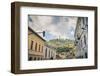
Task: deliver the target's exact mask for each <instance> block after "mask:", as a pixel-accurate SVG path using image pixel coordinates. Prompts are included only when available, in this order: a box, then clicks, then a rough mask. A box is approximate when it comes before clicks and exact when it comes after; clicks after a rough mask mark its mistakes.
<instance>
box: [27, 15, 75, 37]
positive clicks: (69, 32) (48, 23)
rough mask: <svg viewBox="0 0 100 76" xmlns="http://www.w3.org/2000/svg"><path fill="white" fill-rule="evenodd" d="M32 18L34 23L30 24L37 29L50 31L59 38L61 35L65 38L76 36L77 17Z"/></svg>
mask: <svg viewBox="0 0 100 76" xmlns="http://www.w3.org/2000/svg"><path fill="white" fill-rule="evenodd" d="M56 17H57V18H56ZM31 18H32V20H33V24H31V25H30V24H29V26H31V27H32V28H33V29H34V30H35V31H48V32H49V33H50V34H52V35H53V36H56V37H57V38H58V37H59V36H60V38H64V39H66V38H70V39H73V38H74V30H75V27H76V22H77V17H60V16H31ZM56 19H58V20H56Z"/></svg>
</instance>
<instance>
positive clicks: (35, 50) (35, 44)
mask: <svg viewBox="0 0 100 76" xmlns="http://www.w3.org/2000/svg"><path fill="white" fill-rule="evenodd" d="M35 51H37V43H36V44H35Z"/></svg>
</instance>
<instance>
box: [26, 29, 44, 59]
mask: <svg viewBox="0 0 100 76" xmlns="http://www.w3.org/2000/svg"><path fill="white" fill-rule="evenodd" d="M44 45H45V40H44V39H43V38H42V37H41V36H39V35H38V34H37V33H36V32H35V31H34V30H33V29H31V28H30V27H28V60H42V59H43V57H44V52H43V50H44Z"/></svg>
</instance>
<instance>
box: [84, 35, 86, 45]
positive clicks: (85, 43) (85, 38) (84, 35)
mask: <svg viewBox="0 0 100 76" xmlns="http://www.w3.org/2000/svg"><path fill="white" fill-rule="evenodd" d="M84 44H85V45H86V36H85V35H84Z"/></svg>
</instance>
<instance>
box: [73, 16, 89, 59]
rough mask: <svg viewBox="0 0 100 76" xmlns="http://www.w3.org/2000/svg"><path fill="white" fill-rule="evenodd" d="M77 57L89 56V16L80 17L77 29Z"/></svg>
mask: <svg viewBox="0 0 100 76" xmlns="http://www.w3.org/2000/svg"><path fill="white" fill-rule="evenodd" d="M74 36H75V45H76V50H77V51H76V57H77V58H87V56H88V18H87V17H78V20H77V25H76V30H75V34H74Z"/></svg>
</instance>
